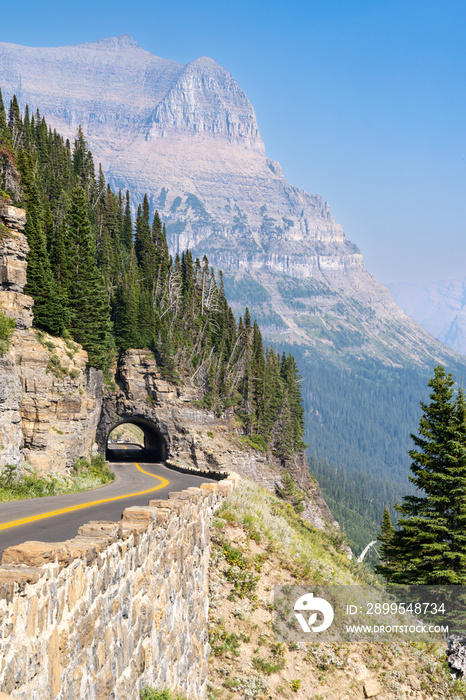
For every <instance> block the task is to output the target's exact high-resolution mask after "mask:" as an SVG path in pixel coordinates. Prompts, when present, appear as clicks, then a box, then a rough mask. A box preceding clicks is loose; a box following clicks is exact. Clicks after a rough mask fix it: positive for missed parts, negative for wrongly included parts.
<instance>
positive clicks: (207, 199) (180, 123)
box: [0, 36, 453, 366]
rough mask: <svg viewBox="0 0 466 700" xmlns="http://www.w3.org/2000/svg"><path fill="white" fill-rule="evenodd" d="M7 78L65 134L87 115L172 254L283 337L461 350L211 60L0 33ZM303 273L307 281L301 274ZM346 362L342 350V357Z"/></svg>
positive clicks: (427, 359)
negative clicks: (383, 274) (385, 278)
mask: <svg viewBox="0 0 466 700" xmlns="http://www.w3.org/2000/svg"><path fill="white" fill-rule="evenodd" d="M0 86H1V88H2V90H3V93H4V96H5V97H6V98H7V99H8V98H10V97H11V96H12V95H13V93H15V92H16V94H17V96H18V98H19V101H20V104H21V105H22V106H23V107H24V106H25V105H26V103H28V104H29V105H30V107H31V109H35V108H39V109H40V110H41V113H42V114H43V115H44V116H45V117H46V118H47V120H48V121H49V122H50V123H51V124H52V126H54V127H56V128H57V129H58V130H59V131H60V132H61V133H63V134H64V135H65V136H69V137H73V136H74V135H75V133H76V129H77V127H78V125H82V127H83V129H84V132H85V134H86V137H87V139H88V141H89V144H90V147H91V149H92V151H93V153H94V156H95V158H96V160H98V161H101V162H102V165H103V168H104V171H105V172H106V174H107V176H108V178H109V181H110V183H111V184H112V185H113V186H115V187H121V188H122V189H126V188H129V190H130V191H131V194H132V197H133V204H134V203H137V202H138V201H141V199H142V196H143V194H144V193H145V192H147V193H148V194H149V198H150V202H151V205H152V208H153V209H155V208H157V209H158V210H159V212H160V213H161V216H162V218H163V220H164V221H165V222H166V224H167V234H168V240H169V245H170V248H171V251H172V252H176V251H180V250H184V249H186V248H187V247H190V248H191V249H193V250H194V252H195V254H196V255H199V256H202V255H204V254H207V255H208V257H209V259H210V261H211V262H212V263H213V264H214V265H215V266H216V267H217V268H221V269H223V270H224V272H225V283H226V290H227V295H228V297H229V300H230V301H231V302H232V303H233V304H234V305H235V307H236V309H237V310H238V311H240V310H241V311H243V310H244V306H245V304H246V303H247V304H249V306H250V307H252V312H253V315H254V316H256V317H257V318H258V320H260V321H261V323H262V326H263V328H264V330H265V331H266V333H267V335H268V336H269V337H270V338H272V339H274V340H276V339H279V340H281V341H287V342H299V343H304V344H306V345H309V346H310V347H312V348H315V349H317V351H318V352H319V353H321V354H323V355H325V356H332V355H334V356H336V354H337V353H340V357H339V360H338V361H341V359H342V357H343V355H345V356H346V357H350V358H351V359H352V360H354V359H356V360H360V359H367V358H370V359H371V360H374V359H376V360H381V361H382V362H383V363H385V364H388V365H403V364H407V363H409V364H418V365H422V366H426V365H430V364H432V361H438V360H442V361H444V362H445V361H446V362H448V360H449V359H451V358H452V357H453V355H451V356H449V355H448V351H446V350H445V348H442V346H441V345H440V344H438V343H436V342H435V341H433V340H432V338H431V337H430V336H429V335H428V334H427V333H426V332H424V331H423V330H422V329H421V328H420V327H419V326H418V325H417V324H415V323H414V322H413V321H411V319H408V318H407V317H406V316H405V315H404V314H403V313H402V311H401V310H400V309H399V308H398V307H397V306H396V305H395V304H394V303H393V300H392V298H391V296H390V294H389V293H388V291H387V289H386V288H385V287H383V286H382V285H381V284H379V283H378V282H377V280H376V279H375V278H374V277H373V276H372V275H370V274H369V273H368V272H367V271H366V270H365V269H364V264H363V259H362V256H361V254H360V252H359V250H358V248H357V247H356V246H355V245H354V244H353V243H351V242H350V241H348V240H347V239H346V237H345V234H344V232H343V230H342V228H341V226H339V225H338V224H337V223H336V222H335V221H334V219H333V217H332V214H331V211H330V208H329V206H328V204H327V203H326V202H324V201H323V200H322V198H321V197H319V196H317V195H310V194H308V193H307V192H304V191H302V190H300V189H298V188H296V187H294V186H292V185H291V184H289V183H288V182H287V181H286V180H285V178H284V175H283V172H282V170H281V167H280V165H279V164H278V163H277V162H275V161H272V160H270V159H268V158H266V156H265V148H264V144H263V142H262V140H261V138H260V134H259V130H258V126H257V121H256V117H255V113H254V109H253V107H252V105H251V104H250V102H249V100H248V99H247V97H246V95H245V94H244V92H243V91H242V90H241V88H240V86H239V85H238V84H237V83H236V82H235V80H234V79H233V77H232V76H231V75H230V74H229V73H228V72H227V71H225V70H224V69H223V68H222V67H221V66H219V65H218V64H217V63H216V62H215V61H213V60H212V59H209V58H199V59H197V60H195V61H193V62H192V63H189V64H188V65H186V66H183V65H182V64H180V63H177V62H176V61H169V60H165V59H162V58H158V57H157V56H153V55H152V54H150V53H149V52H147V51H144V50H143V49H142V48H141V47H139V46H138V45H137V44H136V42H135V41H134V40H133V39H131V37H128V36H120V37H117V38H111V39H104V40H102V41H98V42H95V43H90V44H79V45H77V46H65V47H59V48H28V47H22V46H16V45H13V44H4V43H0ZM296 283H298V284H296ZM334 359H335V357H334Z"/></svg>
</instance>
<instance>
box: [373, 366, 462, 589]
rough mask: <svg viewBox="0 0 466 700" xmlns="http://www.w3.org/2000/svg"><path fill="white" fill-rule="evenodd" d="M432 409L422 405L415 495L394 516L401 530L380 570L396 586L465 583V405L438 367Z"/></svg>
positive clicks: (415, 456)
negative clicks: (386, 572)
mask: <svg viewBox="0 0 466 700" xmlns="http://www.w3.org/2000/svg"><path fill="white" fill-rule="evenodd" d="M429 386H430V387H432V392H431V394H430V403H429V404H425V403H421V408H422V410H423V416H422V417H421V420H420V423H419V436H417V435H411V437H412V439H413V441H414V445H415V449H413V450H411V451H410V453H409V454H410V457H411V459H412V460H413V461H412V464H411V471H412V474H413V475H412V476H410V477H409V478H410V481H411V482H412V483H413V484H414V485H415V486H416V488H417V489H418V493H417V494H416V495H410V496H405V498H404V500H403V503H402V504H401V505H396V506H395V508H396V510H397V511H398V512H399V513H400V514H401V516H402V517H401V518H400V519H399V521H398V526H399V528H400V529H399V530H397V531H396V532H395V535H394V537H393V540H392V541H391V543H390V544H389V545H388V551H387V553H386V558H385V559H383V560H382V561H383V565H385V566H389V567H390V571H389V578H390V580H391V581H393V582H395V583H413V584H432V585H435V584H440V585H443V584H445V585H448V584H464V583H466V404H465V399H464V395H463V392H462V391H461V390H460V391H459V392H458V396H457V398H456V399H455V398H454V381H453V377H452V375H451V374H446V372H445V369H444V368H443V367H441V366H440V365H439V366H437V367H436V368H435V370H434V376H433V378H432V379H431V380H430V381H429Z"/></svg>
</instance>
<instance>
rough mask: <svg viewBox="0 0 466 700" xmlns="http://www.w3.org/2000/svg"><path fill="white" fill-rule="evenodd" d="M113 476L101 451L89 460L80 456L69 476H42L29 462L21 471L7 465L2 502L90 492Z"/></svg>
mask: <svg viewBox="0 0 466 700" xmlns="http://www.w3.org/2000/svg"><path fill="white" fill-rule="evenodd" d="M114 478H115V474H114V473H113V472H112V471H110V469H109V466H108V464H107V462H106V461H105V458H104V456H103V455H101V454H98V455H94V456H93V457H92V459H91V461H90V462H88V461H87V460H86V459H85V458H83V457H81V458H80V459H78V460H77V462H76V464H75V465H74V467H73V469H72V471H71V472H70V474H69V475H67V476H58V475H51V476H46V477H43V476H39V475H38V474H37V472H36V471H35V470H34V469H32V468H31V467H29V466H27V465H26V466H25V467H24V469H23V470H21V469H20V468H19V467H17V466H15V465H12V464H7V465H6V466H5V467H4V468H3V470H2V471H1V472H0V502H5V501H18V500H22V499H25V498H41V497H43V496H58V495H60V494H65V493H78V492H79V491H88V490H90V489H94V488H97V487H98V486H102V485H103V484H108V483H109V482H110V481H113V479H114Z"/></svg>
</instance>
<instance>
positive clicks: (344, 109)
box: [0, 0, 466, 282]
mask: <svg viewBox="0 0 466 700" xmlns="http://www.w3.org/2000/svg"><path fill="white" fill-rule="evenodd" d="M68 7H69V9H67V5H65V4H64V3H63V2H62V0H60V2H58V1H56V0H54V1H53V2H47V0H45V2H43V3H38V2H37V0H34V2H32V1H31V0H23V2H22V3H21V11H19V10H18V5H15V4H14V3H8V4H7V3H3V4H2V11H1V14H2V18H1V27H0V41H6V42H11V43H16V44H23V45H27V46H60V45H64V44H76V43H81V42H85V41H95V40H98V39H102V38H104V37H109V36H116V35H119V34H131V35H132V36H133V37H134V39H135V40H136V41H137V42H138V43H139V44H140V45H141V46H142V47H143V48H145V49H147V50H148V51H151V52H152V53H154V54H156V55H158V56H163V57H164V58H172V59H175V60H177V61H181V62H182V63H188V62H189V61H192V60H194V59H195V58H197V57H199V56H210V57H211V58H214V59H215V60H216V61H217V62H218V63H220V64H221V65H222V66H223V67H224V68H226V69H227V70H228V71H230V73H232V75H233V76H234V77H235V79H236V80H237V81H238V83H239V84H240V85H241V87H242V88H243V89H244V91H245V92H246V94H247V96H248V97H249V99H250V100H251V102H252V104H253V105H254V107H255V109H256V113H257V118H258V122H259V128H260V131H261V135H262V138H263V140H264V142H265V146H266V152H267V156H268V157H269V158H273V159H275V160H278V161H280V163H281V165H282V167H283V170H284V172H285V175H286V177H287V179H288V180H289V181H290V182H291V183H292V184H294V185H297V186H299V187H302V188H303V189H305V190H307V191H308V192H310V193H313V194H314V193H317V194H320V195H322V197H324V199H326V200H328V201H329V203H330V205H331V207H332V211H333V214H334V216H335V218H336V219H337V221H338V222H339V223H341V224H342V226H343V228H344V229H345V232H346V234H347V236H348V238H350V240H352V241H354V242H355V243H356V244H357V245H359V247H360V248H361V250H362V252H363V254H364V258H365V261H366V267H367V268H368V269H369V270H370V271H371V272H373V273H374V274H375V275H376V276H377V277H378V278H379V279H380V281H382V282H391V281H427V280H436V279H440V278H448V277H455V276H459V275H466V235H465V234H466V196H465V195H466V187H465V184H466V182H465V181H466V139H465V106H466V98H465V85H466V81H465V77H466V76H465V73H466V3H465V2H464V0H443V1H442V2H440V1H437V0H435V1H434V0H393V1H391V0H319V1H317V0H303V1H302V2H301V1H300V2H296V1H295V2H293V1H292V0H291V2H289V3H288V5H287V6H286V7H285V4H284V3H283V2H276V1H275V0H268V1H265V0H264V1H262V0H248V1H245V0H235V1H234V2H228V3H227V2H223V3H222V2H219V1H218V0H217V2H213V1H211V0H191V2H188V1H187V0H181V1H177V0H172V2H170V1H169V0H165V2H163V3H162V2H157V1H154V0H150V1H147V2H146V1H145V0H133V2H121V0H112V2H96V1H95V0H93V1H92V2H90V1H89V0H80V2H79V3H76V4H74V5H69V6H68Z"/></svg>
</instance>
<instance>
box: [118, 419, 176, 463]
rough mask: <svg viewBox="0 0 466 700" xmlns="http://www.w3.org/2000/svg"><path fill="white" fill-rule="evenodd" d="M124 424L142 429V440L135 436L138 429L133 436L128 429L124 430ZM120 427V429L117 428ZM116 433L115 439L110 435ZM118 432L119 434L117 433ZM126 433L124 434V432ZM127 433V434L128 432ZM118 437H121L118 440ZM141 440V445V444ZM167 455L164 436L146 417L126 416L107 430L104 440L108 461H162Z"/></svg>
mask: <svg viewBox="0 0 466 700" xmlns="http://www.w3.org/2000/svg"><path fill="white" fill-rule="evenodd" d="M124 426H136V427H137V428H139V431H142V440H139V439H138V438H137V433H138V431H133V432H134V433H135V435H134V438H133V437H132V435H131V433H130V432H129V431H125V430H124ZM119 427H121V428H122V430H121V431H118V430H117V429H118V428H119ZM112 433H113V435H117V439H115V437H113V440H112V439H111V436H112ZM118 433H120V436H119V435H118ZM125 433H126V434H125ZM128 433H129V434H128ZM118 437H122V438H123V439H122V440H119V439H118ZM141 442H142V445H143V446H142V445H141ZM166 457H167V445H166V442H165V438H164V437H163V435H162V433H161V432H160V430H159V429H158V428H157V426H156V425H155V423H152V422H151V421H149V420H147V419H146V418H130V419H128V418H126V419H122V420H120V421H118V423H115V424H114V425H113V426H112V428H111V430H110V431H109V432H108V435H107V441H106V459H107V460H108V461H109V462H134V461H137V460H140V461H141V462H164V461H165V459H166Z"/></svg>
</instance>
